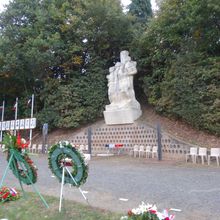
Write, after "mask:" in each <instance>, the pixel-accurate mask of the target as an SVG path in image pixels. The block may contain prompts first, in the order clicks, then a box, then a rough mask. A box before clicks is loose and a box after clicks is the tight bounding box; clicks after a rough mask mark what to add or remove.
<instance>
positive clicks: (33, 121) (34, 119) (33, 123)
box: [30, 118, 37, 129]
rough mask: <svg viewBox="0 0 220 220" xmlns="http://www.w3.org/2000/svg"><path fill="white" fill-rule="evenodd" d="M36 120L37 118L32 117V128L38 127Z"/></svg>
mask: <svg viewBox="0 0 220 220" xmlns="http://www.w3.org/2000/svg"><path fill="white" fill-rule="evenodd" d="M36 122H37V120H36V118H31V122H30V128H31V129H32V128H36Z"/></svg>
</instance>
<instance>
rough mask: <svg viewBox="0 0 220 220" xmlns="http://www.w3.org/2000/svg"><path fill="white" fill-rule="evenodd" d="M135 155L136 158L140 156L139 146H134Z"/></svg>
mask: <svg viewBox="0 0 220 220" xmlns="http://www.w3.org/2000/svg"><path fill="white" fill-rule="evenodd" d="M133 153H134V157H137V155H138V154H139V147H138V145H134V148H133Z"/></svg>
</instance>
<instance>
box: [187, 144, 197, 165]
mask: <svg viewBox="0 0 220 220" xmlns="http://www.w3.org/2000/svg"><path fill="white" fill-rule="evenodd" d="M196 155H197V147H190V152H189V154H186V163H187V160H188V157H189V158H190V157H191V158H192V162H193V163H196Z"/></svg>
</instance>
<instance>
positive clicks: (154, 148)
mask: <svg viewBox="0 0 220 220" xmlns="http://www.w3.org/2000/svg"><path fill="white" fill-rule="evenodd" d="M157 149H158V147H157V146H153V148H152V158H154V156H155V157H157Z"/></svg>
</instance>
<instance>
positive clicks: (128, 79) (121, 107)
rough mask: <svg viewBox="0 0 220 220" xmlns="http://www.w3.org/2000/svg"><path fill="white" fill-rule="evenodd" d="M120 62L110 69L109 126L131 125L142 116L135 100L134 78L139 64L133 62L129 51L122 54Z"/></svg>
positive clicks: (106, 116)
mask: <svg viewBox="0 0 220 220" xmlns="http://www.w3.org/2000/svg"><path fill="white" fill-rule="evenodd" d="M120 61H121V62H117V63H116V64H115V66H113V67H110V68H109V73H110V74H109V75H108V76H107V79H108V97H109V101H110V104H109V105H106V106H105V111H104V118H105V123H106V124H107V125H113V124H130V123H133V122H134V120H136V119H137V118H139V117H140V116H141V114H142V112H141V108H140V104H139V102H138V101H137V100H136V98H135V93H134V86H133V77H134V74H136V73H137V68H136V65H137V62H135V61H132V60H131V57H130V56H129V53H128V51H126V50H124V51H121V53H120Z"/></svg>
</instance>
